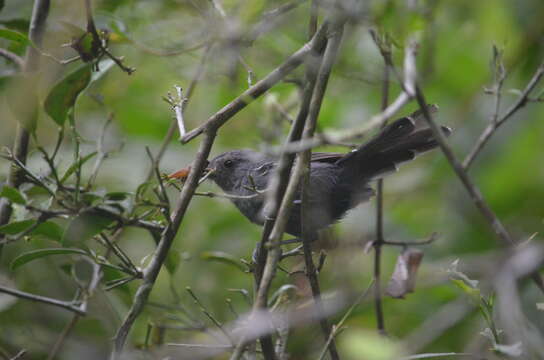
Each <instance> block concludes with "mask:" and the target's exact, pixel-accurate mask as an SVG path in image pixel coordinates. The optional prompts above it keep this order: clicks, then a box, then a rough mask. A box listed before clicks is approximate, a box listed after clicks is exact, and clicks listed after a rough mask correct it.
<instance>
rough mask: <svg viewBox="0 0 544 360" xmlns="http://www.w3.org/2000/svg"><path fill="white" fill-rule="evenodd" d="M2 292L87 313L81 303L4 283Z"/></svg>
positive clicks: (0, 290) (78, 312)
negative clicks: (17, 288) (20, 289)
mask: <svg viewBox="0 0 544 360" xmlns="http://www.w3.org/2000/svg"><path fill="white" fill-rule="evenodd" d="M0 292H2V293H5V294H9V295H13V296H16V297H19V298H21V299H27V300H30V301H36V302H40V303H43V304H48V305H53V306H57V307H60V308H63V309H66V310H69V311H72V312H74V313H76V314H79V315H85V313H86V312H85V310H84V309H83V308H82V306H81V305H80V304H77V303H74V302H72V301H61V300H57V299H53V298H49V297H46V296H41V295H35V294H31V293H27V292H24V291H19V290H15V289H10V288H7V287H5V286H2V285H0Z"/></svg>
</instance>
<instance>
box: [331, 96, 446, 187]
mask: <svg viewBox="0 0 544 360" xmlns="http://www.w3.org/2000/svg"><path fill="white" fill-rule="evenodd" d="M428 110H429V111H430V112H436V111H437V107H436V106H435V105H429V106H428ZM425 125H426V124H425V122H424V120H423V118H422V114H421V111H416V112H414V113H413V114H411V115H410V116H407V117H404V118H401V119H398V120H396V121H394V122H393V123H391V124H389V125H387V126H386V127H384V128H383V129H382V130H381V131H380V132H379V133H378V134H377V135H375V136H374V137H373V138H372V139H370V140H369V141H368V142H366V143H365V144H363V145H361V146H360V147H359V148H358V149H356V150H354V151H352V152H351V153H349V154H347V155H346V156H344V157H342V158H341V159H339V160H338V162H337V164H338V165H342V167H343V168H344V169H346V170H348V171H349V172H350V173H351V174H349V175H350V176H355V177H356V178H359V179H379V178H381V177H383V176H385V175H386V174H388V173H390V172H393V171H396V170H397V166H398V165H399V164H401V163H403V162H406V161H410V160H412V159H414V158H415V157H416V156H417V155H418V154H421V153H424V152H426V151H429V150H431V149H433V148H435V147H437V146H438V142H437V141H436V139H435V138H434V136H433V133H432V130H431V129H430V128H429V127H427V126H425ZM441 129H442V131H443V133H444V134H445V135H449V134H450V133H451V129H450V128H448V127H446V126H441ZM353 172H355V173H353Z"/></svg>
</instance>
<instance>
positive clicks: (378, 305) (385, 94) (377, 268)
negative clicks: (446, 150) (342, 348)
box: [374, 63, 389, 335]
mask: <svg viewBox="0 0 544 360" xmlns="http://www.w3.org/2000/svg"><path fill="white" fill-rule="evenodd" d="M388 102H389V66H388V65H387V63H386V64H385V66H384V72H383V81H382V111H383V110H385V109H386V108H387V104H388ZM385 125H386V122H384V123H383V124H382V128H383V127H384V126H385ZM384 243H385V239H384V236H383V179H379V180H378V181H377V184H376V240H375V242H374V281H375V282H374V306H375V309H376V326H377V327H378V332H379V333H380V334H382V335H385V334H386V331H385V320H384V315H383V307H382V290H381V281H382V280H381V254H382V245H384Z"/></svg>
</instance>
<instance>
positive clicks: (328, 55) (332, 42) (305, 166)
mask: <svg viewBox="0 0 544 360" xmlns="http://www.w3.org/2000/svg"><path fill="white" fill-rule="evenodd" d="M314 3H315V2H314ZM343 30H344V26H343V23H341V24H340V25H339V26H338V27H336V28H334V29H332V31H333V32H334V33H333V35H332V37H331V38H330V39H329V41H328V42H327V47H326V49H325V54H324V55H323V63H322V64H321V67H320V69H319V74H318V76H317V82H316V85H315V90H314V95H313V98H312V102H311V104H310V112H309V116H308V120H306V126H305V129H304V133H303V139H309V138H311V137H312V136H313V134H314V132H315V128H316V125H317V119H318V116H319V111H320V109H321V105H322V103H323V98H324V96H325V90H326V89H327V84H328V81H329V77H330V73H331V70H332V67H333V65H334V62H335V61H336V57H337V54H338V49H339V48H340V43H341V41H342V34H343ZM311 157H312V151H311V150H306V151H304V152H303V153H301V154H300V155H299V163H300V167H301V168H302V171H303V172H302V174H301V179H302V182H301V183H302V191H301V192H302V205H301V219H302V246H303V249H304V262H305V264H306V276H307V277H308V281H309V282H310V287H311V289H312V296H313V300H314V303H315V306H316V308H317V311H318V312H321V309H322V304H321V289H320V286H319V280H318V278H317V271H316V268H315V265H314V262H313V259H312V245H311V243H312V242H313V241H312V240H313V239H314V238H315V237H316V236H317V233H316V232H315V230H314V229H309V228H308V227H307V224H310V223H311V222H310V221H311V220H310V218H309V208H308V207H309V206H310V205H309V194H310V173H311V166H310V161H311ZM299 163H297V168H298V166H299ZM319 323H320V325H321V331H322V332H323V336H324V338H325V341H326V342H328V349H329V353H330V355H331V359H333V360H337V359H339V356H338V351H337V350H336V344H335V342H334V338H333V337H331V327H330V325H329V323H328V321H327V319H326V318H325V317H323V318H321V319H320V321H319Z"/></svg>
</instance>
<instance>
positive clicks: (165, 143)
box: [146, 44, 212, 181]
mask: <svg viewBox="0 0 544 360" xmlns="http://www.w3.org/2000/svg"><path fill="white" fill-rule="evenodd" d="M211 49H212V46H211V44H210V45H208V46H207V47H206V49H205V50H204V53H203V54H202V58H201V59H200V63H199V64H198V67H197V69H196V72H195V75H194V76H193V79H192V80H191V82H190V83H189V87H188V88H187V91H186V94H187V95H185V99H186V100H185V106H184V107H183V109H182V111H185V109H186V107H187V103H188V102H189V100H190V99H191V96H192V95H193V93H194V90H195V88H196V85H197V84H198V82H199V81H200V79H201V78H202V75H203V73H204V68H205V65H206V61H207V60H208V57H209V55H210V53H211ZM176 125H177V122H176V119H172V122H171V123H170V127H169V128H168V131H167V133H166V135H165V136H164V139H163V141H162V143H161V147H160V148H159V151H158V153H157V156H155V158H154V160H153V164H152V166H151V168H150V169H149V171H148V173H147V176H146V181H149V180H150V179H151V177H152V176H153V172H154V168H155V167H158V166H159V165H160V162H161V160H162V157H163V156H164V153H165V152H166V148H167V147H168V145H169V144H170V141H171V140H172V138H173V137H174V134H175V132H176V128H177V126H176Z"/></svg>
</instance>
